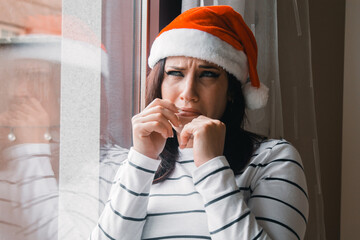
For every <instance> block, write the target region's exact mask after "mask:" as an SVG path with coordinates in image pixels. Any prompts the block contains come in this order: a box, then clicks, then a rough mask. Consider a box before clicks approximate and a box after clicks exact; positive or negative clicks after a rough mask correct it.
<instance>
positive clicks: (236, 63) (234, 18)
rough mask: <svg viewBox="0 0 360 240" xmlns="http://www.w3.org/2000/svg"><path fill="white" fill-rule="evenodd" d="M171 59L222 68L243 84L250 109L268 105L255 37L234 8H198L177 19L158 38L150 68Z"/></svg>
mask: <svg viewBox="0 0 360 240" xmlns="http://www.w3.org/2000/svg"><path fill="white" fill-rule="evenodd" d="M170 56H186V57H194V58H198V59H202V60H206V61H208V62H211V63H215V64H217V65H219V66H220V67H222V68H223V69H225V70H226V71H227V72H229V73H230V74H232V75H234V76H235V77H236V78H237V79H238V80H239V81H240V82H241V83H242V85H243V87H242V90H243V94H244V97H245V101H246V106H247V108H249V109H259V108H262V107H264V106H265V105H266V102H267V99H268V88H267V87H266V86H265V85H264V84H262V83H261V82H260V81H259V77H258V74H257V71H256V63H257V45H256V40H255V37H254V35H253V34H252V32H251V30H250V29H249V27H248V26H247V25H246V23H245V22H244V20H243V18H242V17H241V15H240V14H239V13H237V12H236V11H235V10H234V9H232V8H231V7H229V6H207V7H197V8H192V9H190V10H188V11H186V12H184V13H182V14H181V15H179V16H178V17H177V18H175V19H174V20H173V21H172V22H171V23H170V24H169V25H168V26H166V27H165V28H164V29H163V30H162V31H161V32H160V33H159V35H158V36H157V37H156V39H155V41H154V43H153V45H152V47H151V51H150V56H149V59H148V63H149V66H150V67H151V68H153V67H154V66H155V64H156V63H157V62H158V61H159V60H160V59H163V58H166V57H170ZM248 77H249V79H250V81H248Z"/></svg>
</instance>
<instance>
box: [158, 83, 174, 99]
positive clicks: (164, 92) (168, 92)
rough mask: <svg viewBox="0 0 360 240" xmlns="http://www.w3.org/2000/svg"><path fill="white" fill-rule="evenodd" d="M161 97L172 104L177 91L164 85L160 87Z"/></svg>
mask: <svg viewBox="0 0 360 240" xmlns="http://www.w3.org/2000/svg"><path fill="white" fill-rule="evenodd" d="M161 97H162V99H166V100H169V101H170V102H174V101H175V100H176V98H177V89H176V88H171V87H169V86H168V85H166V84H162V85H161Z"/></svg>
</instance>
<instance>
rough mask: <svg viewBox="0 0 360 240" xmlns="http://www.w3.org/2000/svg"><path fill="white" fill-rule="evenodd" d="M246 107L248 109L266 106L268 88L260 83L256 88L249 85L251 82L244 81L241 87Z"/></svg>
mask: <svg viewBox="0 0 360 240" xmlns="http://www.w3.org/2000/svg"><path fill="white" fill-rule="evenodd" d="M242 90H243V94H244V97H245V102H246V107H247V108H248V109H259V108H263V107H265V106H266V103H267V101H268V98H269V88H268V87H267V86H265V85H264V84H262V83H260V87H259V88H256V87H253V86H252V85H251V82H248V83H246V84H245V85H244V86H243V88H242Z"/></svg>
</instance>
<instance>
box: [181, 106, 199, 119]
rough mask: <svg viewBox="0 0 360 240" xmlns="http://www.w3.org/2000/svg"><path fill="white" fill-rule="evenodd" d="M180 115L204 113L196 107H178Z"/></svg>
mask: <svg viewBox="0 0 360 240" xmlns="http://www.w3.org/2000/svg"><path fill="white" fill-rule="evenodd" d="M178 110H179V113H178V116H180V117H197V116H200V115H202V113H201V112H200V111H198V110H196V109H194V108H185V107H183V108H178Z"/></svg>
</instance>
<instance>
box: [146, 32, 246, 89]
mask: <svg viewBox="0 0 360 240" xmlns="http://www.w3.org/2000/svg"><path fill="white" fill-rule="evenodd" d="M171 56H186V57H194V58H198V59H202V60H206V61H208V62H211V63H215V64H217V65H219V66H220V67H222V68H224V69H225V70H226V71H227V72H229V73H231V74H232V75H234V76H235V77H236V78H237V79H238V80H240V81H241V82H242V83H245V81H246V79H247V77H248V71H249V70H248V62H247V57H246V55H245V53H244V52H243V51H241V50H237V49H235V48H234V47H233V46H232V45H230V44H228V43H227V42H225V41H223V40H221V39H220V38H218V37H215V36H214V35H212V34H210V33H207V32H203V31H200V30H197V29H188V28H180V29H172V30H169V31H166V32H164V33H162V34H161V35H160V36H158V37H157V38H156V39H155V41H154V43H153V45H152V47H151V51H150V56H149V59H148V63H149V66H150V67H151V68H153V67H154V66H155V64H156V63H157V62H158V61H159V60H161V59H163V58H166V57H171Z"/></svg>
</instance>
